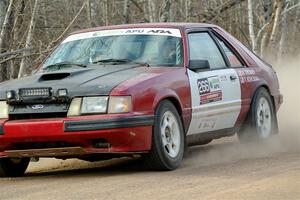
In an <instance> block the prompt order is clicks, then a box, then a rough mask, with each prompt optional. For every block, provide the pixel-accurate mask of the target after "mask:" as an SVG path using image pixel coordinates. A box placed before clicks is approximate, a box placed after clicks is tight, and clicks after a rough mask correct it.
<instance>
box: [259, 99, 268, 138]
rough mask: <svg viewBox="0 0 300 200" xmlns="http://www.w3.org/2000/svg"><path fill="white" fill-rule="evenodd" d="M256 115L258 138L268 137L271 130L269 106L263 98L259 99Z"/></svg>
mask: <svg viewBox="0 0 300 200" xmlns="http://www.w3.org/2000/svg"><path fill="white" fill-rule="evenodd" d="M256 115H257V122H256V123H257V127H258V129H259V134H260V135H259V136H260V137H261V138H267V137H269V136H270V134H271V130H272V116H271V108H270V104H269V102H268V100H267V99H266V98H265V97H261V98H260V99H259V101H258V107H257V112H256Z"/></svg>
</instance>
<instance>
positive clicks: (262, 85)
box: [248, 83, 275, 113]
mask: <svg viewBox="0 0 300 200" xmlns="http://www.w3.org/2000/svg"><path fill="white" fill-rule="evenodd" d="M260 88H264V89H266V90H267V92H268V93H269V95H270V97H271V101H272V106H273V109H275V99H274V96H273V95H272V92H271V90H270V88H269V87H268V85H267V84H266V83H261V84H259V85H258V86H257V87H256V88H255V90H254V92H253V94H252V97H251V102H250V105H252V103H253V99H254V97H255V95H256V94H257V92H258V90H259V89H260ZM249 111H250V109H249ZM249 111H248V113H249Z"/></svg>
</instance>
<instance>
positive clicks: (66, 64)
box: [44, 62, 86, 69]
mask: <svg viewBox="0 0 300 200" xmlns="http://www.w3.org/2000/svg"><path fill="white" fill-rule="evenodd" d="M72 65H75V66H77V67H82V68H86V65H85V64H80V63H73V62H60V63H55V64H51V65H48V66H46V67H45V68H44V69H49V68H54V67H57V69H61V68H62V67H65V66H72Z"/></svg>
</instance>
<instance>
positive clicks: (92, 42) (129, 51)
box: [43, 28, 183, 68]
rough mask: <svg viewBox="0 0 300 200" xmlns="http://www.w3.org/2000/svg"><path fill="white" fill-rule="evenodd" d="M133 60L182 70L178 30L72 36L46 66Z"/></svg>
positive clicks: (57, 50) (111, 32)
mask: <svg viewBox="0 0 300 200" xmlns="http://www.w3.org/2000/svg"><path fill="white" fill-rule="evenodd" d="M110 60H111V61H113V60H130V61H134V62H139V63H148V64H149V65H150V66H180V65H182V64H183V47H182V40H181V36H180V32H179V30H178V29H155V30H153V29H149V28H148V29H119V30H107V31H98V32H88V33H81V34H75V35H71V36H69V37H68V38H66V39H65V40H64V41H63V42H62V44H60V45H59V46H58V47H57V48H56V49H55V51H54V52H53V53H52V54H51V55H50V56H49V57H48V59H47V60H46V61H45V62H44V64H43V68H46V67H47V66H50V65H53V64H56V63H64V62H67V63H76V64H84V65H87V64H91V63H95V64H96V63H98V64H99V63H100V64H101V63H102V62H103V63H107V61H110Z"/></svg>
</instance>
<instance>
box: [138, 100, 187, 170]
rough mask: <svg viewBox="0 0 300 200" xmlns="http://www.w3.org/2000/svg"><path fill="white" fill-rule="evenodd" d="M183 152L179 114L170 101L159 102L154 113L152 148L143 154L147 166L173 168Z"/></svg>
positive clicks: (182, 133) (177, 164) (179, 161)
mask: <svg viewBox="0 0 300 200" xmlns="http://www.w3.org/2000/svg"><path fill="white" fill-rule="evenodd" d="M183 153H184V132H183V126H182V123H181V120H180V117H179V114H178V112H177V110H176V108H175V106H174V105H173V104H172V103H171V102H170V101H167V100H165V101H163V102H161V103H160V104H159V106H158V108H157V110H156V113H155V123H154V128H153V135H152V148H151V151H150V153H149V154H146V155H145V156H144V159H145V162H146V164H147V166H148V167H150V168H151V169H155V170H174V169H176V168H177V167H179V165H180V164H181V161H182V157H183Z"/></svg>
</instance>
